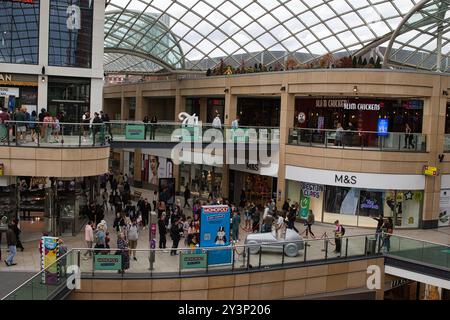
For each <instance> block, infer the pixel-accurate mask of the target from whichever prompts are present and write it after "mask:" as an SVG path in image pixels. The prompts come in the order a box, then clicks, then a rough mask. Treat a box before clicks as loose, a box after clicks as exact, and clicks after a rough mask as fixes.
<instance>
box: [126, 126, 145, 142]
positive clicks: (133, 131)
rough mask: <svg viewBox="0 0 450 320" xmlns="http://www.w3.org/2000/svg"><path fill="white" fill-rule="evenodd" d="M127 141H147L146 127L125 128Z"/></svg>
mask: <svg viewBox="0 0 450 320" xmlns="http://www.w3.org/2000/svg"><path fill="white" fill-rule="evenodd" d="M125 140H145V125H143V124H127V125H126V127H125Z"/></svg>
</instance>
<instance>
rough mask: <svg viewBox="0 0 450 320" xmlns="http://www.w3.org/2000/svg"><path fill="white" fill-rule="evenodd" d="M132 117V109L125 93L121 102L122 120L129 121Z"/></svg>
mask: <svg viewBox="0 0 450 320" xmlns="http://www.w3.org/2000/svg"><path fill="white" fill-rule="evenodd" d="M129 117H130V108H129V106H128V101H127V98H125V96H124V94H123V91H122V96H121V100H120V120H128V118H129Z"/></svg>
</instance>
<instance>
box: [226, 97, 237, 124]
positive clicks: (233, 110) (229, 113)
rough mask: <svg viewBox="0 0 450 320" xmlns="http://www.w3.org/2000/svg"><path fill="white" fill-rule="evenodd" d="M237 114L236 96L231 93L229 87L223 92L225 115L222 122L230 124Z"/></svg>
mask: <svg viewBox="0 0 450 320" xmlns="http://www.w3.org/2000/svg"><path fill="white" fill-rule="evenodd" d="M236 114H237V96H236V95H233V94H231V89H230V88H228V92H225V115H224V124H225V125H226V126H230V125H231V122H233V120H234V119H235V118H236Z"/></svg>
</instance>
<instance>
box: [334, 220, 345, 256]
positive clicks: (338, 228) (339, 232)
mask: <svg viewBox="0 0 450 320" xmlns="http://www.w3.org/2000/svg"><path fill="white" fill-rule="evenodd" d="M334 225H335V229H334V242H335V244H336V249H335V250H334V253H337V254H338V255H340V254H341V246H342V242H341V240H342V236H343V235H344V234H343V227H342V225H341V224H340V223H339V220H336V221H335V222H334Z"/></svg>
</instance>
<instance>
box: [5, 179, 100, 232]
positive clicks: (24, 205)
mask: <svg viewBox="0 0 450 320" xmlns="http://www.w3.org/2000/svg"><path fill="white" fill-rule="evenodd" d="M98 186H99V179H98V177H84V178H70V179H69V178H67V179H55V178H47V177H17V178H16V177H13V178H9V181H8V183H6V184H2V186H0V231H2V229H5V228H6V227H7V225H8V223H11V221H12V220H13V219H17V220H18V221H19V223H20V228H21V230H22V240H33V239H39V238H40V237H41V236H42V234H43V233H49V234H54V235H75V234H76V233H78V232H79V231H80V230H81V228H82V227H83V225H84V223H85V222H86V220H87V206H88V204H89V202H90V201H94V200H95V199H96V197H97V196H98V195H99V188H98Z"/></svg>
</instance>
